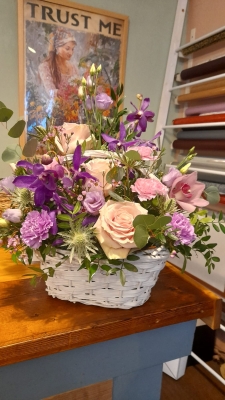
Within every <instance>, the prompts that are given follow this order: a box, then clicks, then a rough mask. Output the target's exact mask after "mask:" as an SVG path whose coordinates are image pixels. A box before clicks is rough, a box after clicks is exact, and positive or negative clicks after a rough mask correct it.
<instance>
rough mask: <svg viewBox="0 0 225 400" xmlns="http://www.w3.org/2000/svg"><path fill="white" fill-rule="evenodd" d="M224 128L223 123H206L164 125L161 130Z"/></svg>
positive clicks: (224, 124)
mask: <svg viewBox="0 0 225 400" xmlns="http://www.w3.org/2000/svg"><path fill="white" fill-rule="evenodd" d="M213 126H215V127H217V126H224V127H225V122H206V123H204V124H183V125H165V126H163V127H162V129H180V128H207V127H213Z"/></svg>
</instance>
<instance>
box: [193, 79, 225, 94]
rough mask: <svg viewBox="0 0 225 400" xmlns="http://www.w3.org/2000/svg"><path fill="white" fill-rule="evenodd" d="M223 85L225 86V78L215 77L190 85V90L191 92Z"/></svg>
mask: <svg viewBox="0 0 225 400" xmlns="http://www.w3.org/2000/svg"><path fill="white" fill-rule="evenodd" d="M200 82H201V81H200ZM221 86H225V78H220V79H215V80H213V81H209V82H204V83H199V84H198V85H193V86H190V92H191V93H195V92H201V91H202V90H209V89H216V88H218V87H221Z"/></svg>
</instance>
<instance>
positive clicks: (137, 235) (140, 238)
mask: <svg viewBox="0 0 225 400" xmlns="http://www.w3.org/2000/svg"><path fill="white" fill-rule="evenodd" d="M148 238H149V235H148V231H147V229H146V226H144V225H137V226H136V228H135V232H134V242H135V244H136V246H137V247H138V248H139V249H142V247H144V246H145V245H146V244H147V243H148Z"/></svg>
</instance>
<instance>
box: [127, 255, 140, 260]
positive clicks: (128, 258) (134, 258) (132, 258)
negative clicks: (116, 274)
mask: <svg viewBox="0 0 225 400" xmlns="http://www.w3.org/2000/svg"><path fill="white" fill-rule="evenodd" d="M127 260H129V261H137V260H140V257H138V256H135V255H134V254H129V255H128V256H127Z"/></svg>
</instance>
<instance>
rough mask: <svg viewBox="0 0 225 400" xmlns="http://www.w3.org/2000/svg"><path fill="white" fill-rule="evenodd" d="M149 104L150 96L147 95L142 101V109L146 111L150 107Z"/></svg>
mask: <svg viewBox="0 0 225 400" xmlns="http://www.w3.org/2000/svg"><path fill="white" fill-rule="evenodd" d="M149 104H150V98H149V97H146V98H145V99H143V100H142V103H141V111H145V110H146V109H147V108H148V106H149Z"/></svg>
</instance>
